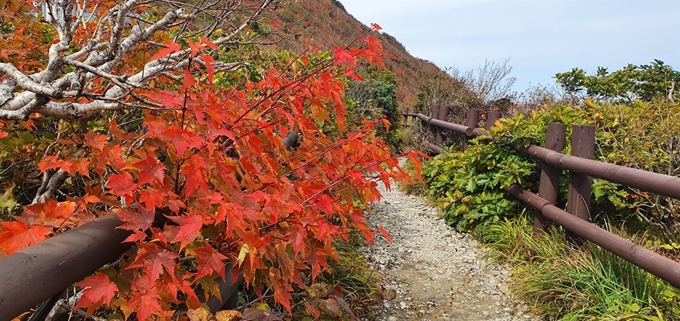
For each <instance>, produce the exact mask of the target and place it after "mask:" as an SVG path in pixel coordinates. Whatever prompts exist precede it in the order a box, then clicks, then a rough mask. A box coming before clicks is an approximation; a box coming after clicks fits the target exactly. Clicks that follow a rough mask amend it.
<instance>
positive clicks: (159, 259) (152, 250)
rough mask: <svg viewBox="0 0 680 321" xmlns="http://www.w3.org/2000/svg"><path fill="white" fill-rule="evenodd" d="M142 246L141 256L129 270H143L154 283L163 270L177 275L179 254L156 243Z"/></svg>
mask: <svg viewBox="0 0 680 321" xmlns="http://www.w3.org/2000/svg"><path fill="white" fill-rule="evenodd" d="M140 246H141V248H142V252H141V254H139V255H138V256H137V258H136V259H135V261H134V262H132V264H130V265H129V266H128V269H134V268H142V271H143V272H144V274H146V276H147V277H148V280H149V282H152V283H153V282H154V281H155V280H158V278H159V277H160V276H161V275H162V274H163V268H165V270H166V271H167V272H168V273H169V274H174V273H175V269H176V267H177V265H176V262H175V260H176V259H177V258H178V257H179V255H177V253H173V252H170V251H168V250H166V249H164V248H161V247H160V246H159V245H157V244H154V243H142V244H141V245H140ZM140 319H143V318H140Z"/></svg>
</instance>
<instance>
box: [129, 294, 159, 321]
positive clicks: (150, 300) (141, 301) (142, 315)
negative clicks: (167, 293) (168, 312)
mask: <svg viewBox="0 0 680 321" xmlns="http://www.w3.org/2000/svg"><path fill="white" fill-rule="evenodd" d="M128 306H129V307H131V308H132V309H133V311H135V313H137V319H138V320H148V319H149V317H150V316H151V314H153V313H154V312H156V313H162V312H163V309H162V308H161V305H160V303H159V302H158V295H157V294H154V293H140V294H138V295H135V296H133V297H132V299H130V301H129V302H128Z"/></svg>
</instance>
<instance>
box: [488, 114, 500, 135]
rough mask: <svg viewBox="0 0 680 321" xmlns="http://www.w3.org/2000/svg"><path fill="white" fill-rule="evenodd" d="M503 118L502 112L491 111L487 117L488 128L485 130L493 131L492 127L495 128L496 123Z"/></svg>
mask: <svg viewBox="0 0 680 321" xmlns="http://www.w3.org/2000/svg"><path fill="white" fill-rule="evenodd" d="M500 118H501V112H500V111H490V112H488V113H487V115H486V126H484V128H485V129H486V131H489V130H491V127H493V125H494V124H496V121H497V120H499V119H500Z"/></svg>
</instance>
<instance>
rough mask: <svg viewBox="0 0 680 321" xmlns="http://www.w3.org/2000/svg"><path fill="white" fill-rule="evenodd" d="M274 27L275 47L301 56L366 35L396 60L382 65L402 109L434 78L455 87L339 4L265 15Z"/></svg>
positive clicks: (309, 1) (331, 1) (305, 4)
mask: <svg viewBox="0 0 680 321" xmlns="http://www.w3.org/2000/svg"><path fill="white" fill-rule="evenodd" d="M267 19H270V20H271V22H272V24H273V25H279V26H282V27H281V30H282V31H283V32H281V33H280V35H279V37H280V39H279V40H278V43H277V46H279V47H282V48H284V49H289V50H293V51H296V52H302V51H304V50H306V49H307V48H308V45H309V44H311V45H313V46H315V47H317V48H319V49H322V50H330V49H331V46H333V45H335V46H344V45H346V44H349V43H351V42H352V41H353V40H354V39H356V38H358V37H359V36H360V35H362V34H364V33H366V32H369V34H370V35H371V36H372V37H374V38H376V39H378V40H380V41H381V42H382V44H383V47H384V48H385V49H386V50H387V52H389V53H390V54H392V55H394V56H395V57H396V58H397V59H396V60H394V59H392V58H388V57H385V58H384V60H385V65H386V66H387V68H389V69H390V70H392V71H393V72H394V73H395V74H396V76H397V81H398V88H397V98H398V101H399V103H400V105H401V106H403V107H409V106H413V105H415V104H416V103H417V102H418V93H419V92H420V89H421V86H422V85H423V84H425V83H426V82H427V80H428V79H429V78H431V77H434V76H439V77H441V79H444V80H445V81H450V82H451V84H455V83H456V80H454V79H453V78H452V77H450V76H449V75H448V74H447V73H446V72H444V71H443V70H441V69H440V68H439V67H437V66H436V65H435V64H434V63H432V62H430V61H428V60H426V59H422V58H418V57H415V56H413V55H411V54H410V53H409V52H408V50H407V49H406V47H405V46H404V45H403V44H402V43H400V42H399V41H398V40H397V39H396V38H395V37H394V36H392V35H390V34H388V33H387V32H377V31H369V27H368V26H366V25H364V24H363V23H362V22H360V21H359V20H358V19H356V18H355V17H354V16H352V14H351V13H349V12H348V11H347V10H346V9H345V7H344V5H342V2H341V1H338V0H303V1H295V2H293V3H291V4H289V5H286V6H281V7H279V8H278V9H277V10H274V11H272V12H270V13H269V14H268V15H267Z"/></svg>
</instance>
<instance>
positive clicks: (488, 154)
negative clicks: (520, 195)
mask: <svg viewBox="0 0 680 321" xmlns="http://www.w3.org/2000/svg"><path fill="white" fill-rule="evenodd" d="M678 114H680V106H679V105H668V104H667V103H663V102H661V103H643V102H636V103H635V104H633V105H623V104H620V105H610V104H599V103H594V102H590V101H587V102H586V103H585V104H584V106H583V107H569V106H554V107H553V108H551V109H549V110H545V109H544V110H540V111H534V112H532V113H531V114H530V115H528V116H525V115H522V114H520V115H517V116H515V117H513V118H507V119H503V120H502V121H501V122H500V123H498V126H496V127H493V128H492V130H491V135H492V137H493V138H488V137H481V138H477V139H475V140H473V141H472V142H471V145H470V147H469V148H468V149H467V150H466V151H464V152H453V151H451V152H449V153H447V154H444V155H440V156H437V157H435V158H434V159H433V160H431V161H429V162H427V163H426V164H425V167H424V169H423V178H424V179H425V182H426V183H427V186H428V194H429V195H431V196H433V197H435V198H436V199H438V200H439V202H440V204H442V205H443V206H444V208H445V217H446V219H447V222H448V223H449V224H451V225H453V226H455V227H456V228H458V229H459V230H469V229H471V228H474V227H475V226H476V225H478V224H488V223H490V222H497V221H500V220H502V219H503V218H504V217H511V216H514V215H515V214H513V213H517V210H516V209H518V208H519V209H521V208H524V207H523V206H520V205H519V204H518V203H517V202H516V201H514V200H511V199H507V198H505V197H504V194H503V193H502V191H501V188H503V187H505V186H508V185H510V184H519V185H521V186H522V187H524V188H525V189H532V190H534V191H536V187H537V185H538V178H539V175H538V173H539V171H540V166H539V162H537V161H536V160H534V159H531V158H528V157H524V156H522V155H519V154H518V153H516V152H515V151H514V150H513V149H512V148H511V147H509V146H510V143H511V142H516V143H520V144H523V145H525V146H528V145H530V144H537V145H543V142H544V141H545V133H546V130H547V126H548V123H550V122H560V123H563V124H566V125H567V139H566V148H565V150H564V151H563V153H565V154H569V153H570V150H571V146H570V137H571V127H572V125H582V124H585V125H596V126H597V134H596V135H597V136H596V151H595V157H594V158H595V159H596V160H599V161H604V162H608V163H611V164H617V165H622V166H627V167H633V168H639V169H643V170H647V171H653V172H657V173H663V174H667V175H673V176H677V175H679V174H680V141H679V139H678V138H677V133H679V132H680V118H678V117H675V115H678ZM560 185H561V188H560V199H559V200H558V206H564V205H565V204H566V196H567V175H566V173H565V175H562V179H561V184H560ZM593 200H594V202H593V204H592V207H591V217H593V218H594V220H595V221H597V222H603V221H604V220H605V219H607V220H609V221H611V222H612V223H613V224H615V225H618V224H622V223H625V224H627V225H628V226H629V227H630V228H633V229H636V230H645V231H646V230H650V229H654V231H655V233H656V234H659V235H661V238H662V239H663V240H672V241H675V242H676V243H677V242H680V212H679V211H678V208H680V202H678V201H677V200H673V199H670V198H666V197H661V196H658V195H652V194H649V193H646V192H642V191H639V190H636V189H632V188H628V187H622V186H620V185H618V184H614V183H611V182H607V181H604V180H599V179H595V180H594V181H593ZM631 218H633V219H632V220H631ZM659 232H660V233H659Z"/></svg>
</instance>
